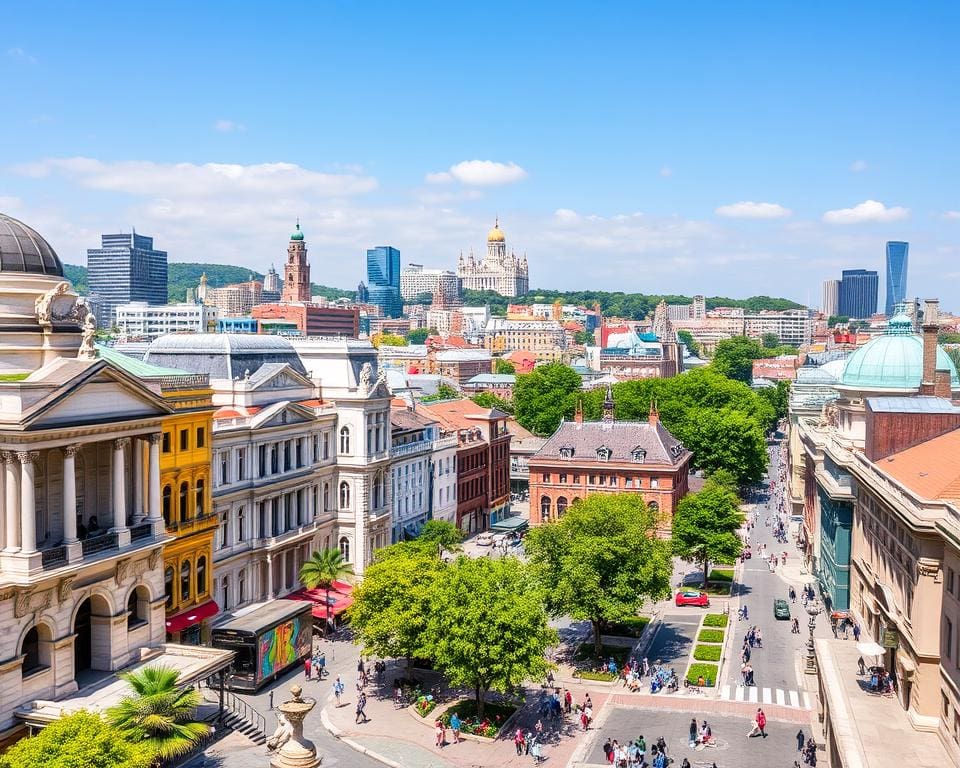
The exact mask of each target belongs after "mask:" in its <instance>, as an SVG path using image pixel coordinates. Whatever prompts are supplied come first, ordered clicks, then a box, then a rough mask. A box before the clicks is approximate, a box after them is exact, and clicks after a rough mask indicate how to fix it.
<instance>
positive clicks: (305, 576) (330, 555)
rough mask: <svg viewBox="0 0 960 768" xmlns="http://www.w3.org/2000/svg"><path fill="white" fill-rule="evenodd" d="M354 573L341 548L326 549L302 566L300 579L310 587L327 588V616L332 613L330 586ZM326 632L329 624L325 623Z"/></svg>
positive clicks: (315, 553)
mask: <svg viewBox="0 0 960 768" xmlns="http://www.w3.org/2000/svg"><path fill="white" fill-rule="evenodd" d="M351 573H353V566H351V565H350V563H348V562H346V561H345V560H344V559H343V555H342V554H341V553H340V550H339V549H325V550H323V551H322V552H314V553H313V554H312V555H310V559H309V560H307V561H306V562H304V564H303V565H301V566H300V581H302V582H303V585H304V586H305V587H307V588H308V589H317V588H318V587H319V588H321V589H324V590H326V593H327V597H326V603H327V616H328V617H329V615H330V587H332V586H333V582H335V581H336V580H337V579H339V578H341V577H343V576H348V575H350V574H351ZM323 629H324V634H326V629H327V625H326V622H324V625H323Z"/></svg>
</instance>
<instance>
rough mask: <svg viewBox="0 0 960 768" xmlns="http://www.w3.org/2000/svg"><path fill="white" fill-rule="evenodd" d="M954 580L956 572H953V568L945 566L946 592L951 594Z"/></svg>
mask: <svg viewBox="0 0 960 768" xmlns="http://www.w3.org/2000/svg"><path fill="white" fill-rule="evenodd" d="M955 580H956V574H955V573H954V572H953V568H947V585H946V586H947V592H949V593H950V594H951V595H952V594H953V590H954V581H955Z"/></svg>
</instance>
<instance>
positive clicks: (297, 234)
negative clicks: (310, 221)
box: [290, 221, 303, 240]
mask: <svg viewBox="0 0 960 768" xmlns="http://www.w3.org/2000/svg"><path fill="white" fill-rule="evenodd" d="M290 239H291V240H303V232H301V231H300V222H299V221H298V222H297V231H296V232H294V233H293V234H292V235H290Z"/></svg>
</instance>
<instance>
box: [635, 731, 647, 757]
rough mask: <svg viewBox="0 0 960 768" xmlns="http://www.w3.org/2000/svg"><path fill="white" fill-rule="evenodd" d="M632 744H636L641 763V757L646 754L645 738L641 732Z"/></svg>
mask: <svg viewBox="0 0 960 768" xmlns="http://www.w3.org/2000/svg"><path fill="white" fill-rule="evenodd" d="M634 744H636V745H637V753H638V754H639V755H640V760H639V762H640V763H643V758H644V756H645V755H646V754H647V740H646V739H645V738H643V734H642V733H641V734H640V738H639V739H637V740H636V741H635V742H634Z"/></svg>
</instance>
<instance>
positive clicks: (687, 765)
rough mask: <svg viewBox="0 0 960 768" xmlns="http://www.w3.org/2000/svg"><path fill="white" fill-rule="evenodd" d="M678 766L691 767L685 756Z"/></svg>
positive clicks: (681, 767) (682, 767)
mask: <svg viewBox="0 0 960 768" xmlns="http://www.w3.org/2000/svg"><path fill="white" fill-rule="evenodd" d="M680 768H691V766H690V761H689V760H687V758H683V762H682V763H680Z"/></svg>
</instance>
